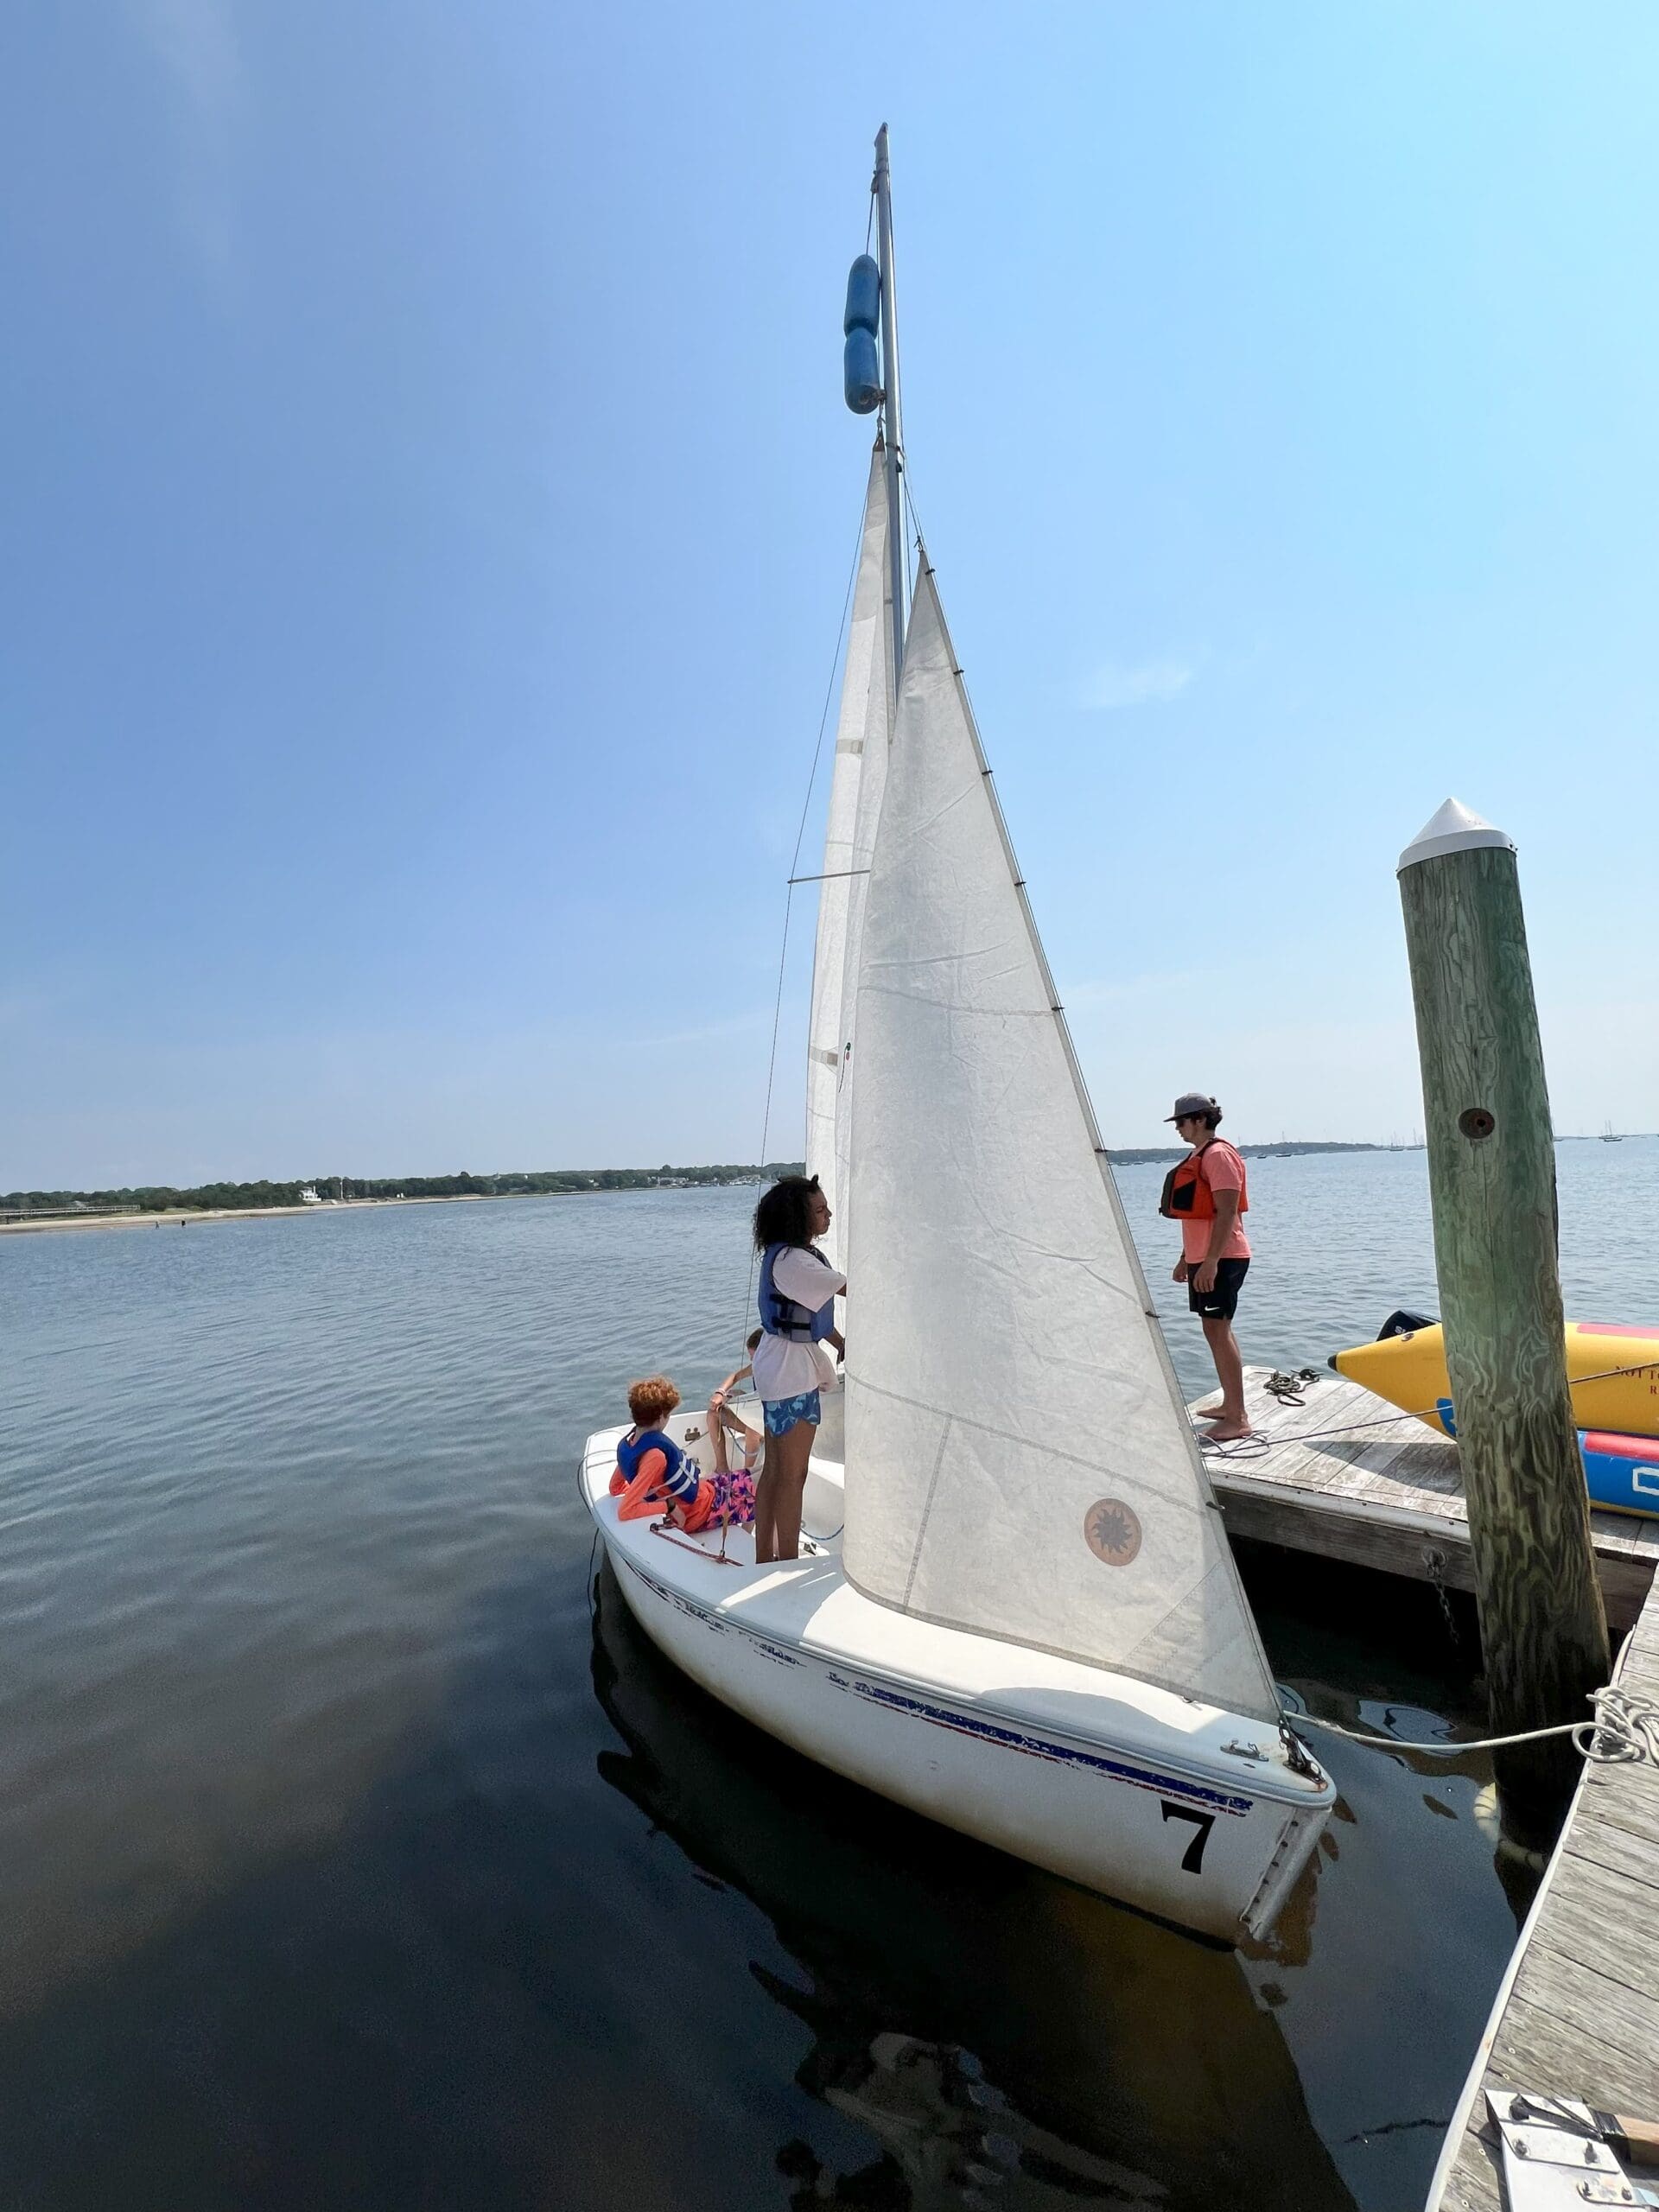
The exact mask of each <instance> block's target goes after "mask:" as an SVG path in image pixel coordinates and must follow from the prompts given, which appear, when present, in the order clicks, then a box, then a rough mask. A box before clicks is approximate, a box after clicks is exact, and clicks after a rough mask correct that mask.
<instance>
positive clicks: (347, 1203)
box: [0, 1191, 516, 1236]
mask: <svg viewBox="0 0 1659 2212" xmlns="http://www.w3.org/2000/svg"><path fill="white" fill-rule="evenodd" d="M481 1195H482V1193H480V1192H476V1191H459V1192H456V1193H455V1195H454V1197H453V1198H325V1199H324V1200H323V1201H322V1203H321V1205H315V1206H175V1207H173V1208H170V1209H169V1210H168V1211H166V1212H164V1213H138V1212H134V1213H59V1214H51V1215H45V1216H42V1217H41V1219H40V1220H38V1221H0V1236H44V1235H45V1234H46V1232H47V1230H50V1229H73V1230H81V1229H163V1228H169V1227H171V1225H172V1224H174V1223H175V1222H184V1223H188V1222H193V1221H280V1220H283V1219H285V1218H287V1217H290V1216H296V1215H302V1214H314V1213H315V1214H329V1213H354V1212H357V1211H365V1210H367V1209H369V1208H371V1207H374V1206H454V1205H473V1204H474V1203H475V1202H476V1201H477V1199H478V1198H480V1196H481ZM515 1195H516V1193H515Z"/></svg>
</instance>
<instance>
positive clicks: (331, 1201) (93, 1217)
mask: <svg viewBox="0 0 1659 2212" xmlns="http://www.w3.org/2000/svg"><path fill="white" fill-rule="evenodd" d="M1641 1134H1643V1133H1642V1132H1640V1131H1636V1130H1628V1131H1625V1132H1624V1135H1629V1136H1636V1135H1641ZM1555 1141H1556V1143H1557V1144H1594V1143H1597V1142H1599V1141H1601V1140H1599V1139H1598V1138H1596V1137H1595V1136H1593V1135H1562V1136H1558V1137H1557V1138H1556V1140H1555ZM1619 1141H1623V1138H1622V1137H1621V1139H1620V1140H1619ZM1238 1149H1239V1151H1240V1152H1241V1153H1243V1154H1244V1156H1245V1158H1246V1159H1247V1160H1303V1159H1307V1158H1310V1157H1313V1156H1317V1155H1319V1154H1332V1153H1337V1154H1350V1153H1402V1152H1422V1151H1423V1150H1425V1149H1426V1147H1424V1145H1423V1143H1422V1141H1421V1139H1420V1140H1419V1141H1417V1142H1416V1143H1414V1144H1354V1143H1346V1142H1344V1141H1340V1140H1338V1139H1331V1140H1329V1141H1325V1142H1323V1143H1321V1142H1318V1141H1310V1142H1307V1143H1302V1142H1299V1141H1296V1140H1295V1139H1294V1138H1283V1137H1281V1139H1280V1140H1279V1141H1277V1142H1276V1143H1273V1144H1241V1145H1240V1146H1239V1147H1238ZM1185 1151H1186V1147H1185V1146H1184V1145H1143V1146H1135V1145H1124V1146H1121V1147H1120V1146H1111V1147H1108V1150H1107V1155H1106V1156H1107V1158H1108V1160H1110V1162H1111V1164H1112V1165H1113V1166H1115V1167H1145V1166H1154V1165H1155V1164H1156V1163H1157V1162H1159V1161H1160V1160H1179V1159H1182V1158H1183V1157H1184V1156H1185ZM565 1172H567V1171H560V1173H561V1174H563V1173H565ZM601 1172H602V1173H607V1174H611V1173H626V1174H627V1175H629V1176H630V1177H632V1176H636V1175H637V1176H638V1177H639V1180H638V1181H632V1180H630V1181H628V1182H626V1183H623V1182H617V1183H608V1182H600V1181H598V1180H597V1179H595V1180H593V1181H583V1182H575V1181H573V1182H572V1183H569V1184H565V1185H563V1187H561V1188H556V1189H552V1190H540V1191H536V1190H523V1189H518V1190H505V1191H488V1190H476V1191H435V1192H424V1191H420V1192H415V1193H413V1194H412V1195H409V1196H392V1195H387V1196H385V1197H382V1196H378V1195H377V1196H374V1197H365V1198H325V1199H323V1200H322V1201H321V1203H320V1204H319V1205H253V1206H168V1207H164V1208H158V1209H156V1211H145V1210H142V1209H135V1210H134V1211H130V1212H127V1213H114V1212H108V1213H85V1214H76V1213H69V1212H60V1213H52V1214H42V1215H41V1216H40V1217H37V1218H35V1219H22V1220H12V1221H0V1236H43V1235H44V1234H45V1233H46V1232H47V1231H48V1230H54V1229H70V1230H84V1229H163V1228H171V1227H173V1226H175V1224H184V1225H188V1224H189V1223H191V1222H208V1221H278V1220H286V1219H289V1218H293V1217H300V1216H303V1215H306V1214H330V1213H345V1212H347V1211H364V1210H365V1209H367V1208H371V1207H374V1206H448V1205H476V1204H478V1203H480V1201H488V1200H490V1199H492V1198H594V1197H597V1196H600V1195H602V1194H607V1193H609V1194H613V1193H614V1192H617V1191H641V1190H692V1191H717V1190H733V1189H739V1188H742V1187H744V1186H745V1185H749V1184H752V1183H753V1182H754V1181H755V1180H757V1179H762V1178H763V1176H772V1175H774V1174H787V1173H800V1172H801V1171H800V1166H799V1163H798V1162H793V1163H788V1162H784V1163H779V1164H777V1165H775V1166H767V1167H766V1169H765V1170H764V1171H762V1170H759V1169H746V1170H740V1171H737V1172H735V1173H734V1172H733V1171H731V1170H729V1169H728V1170H723V1171H716V1172H715V1173H709V1174H708V1175H707V1177H706V1178H705V1177H704V1176H703V1175H702V1174H700V1173H698V1171H697V1170H696V1168H689V1169H681V1170H679V1171H678V1172H677V1173H675V1172H672V1171H669V1172H665V1173H663V1174H661V1175H660V1176H652V1174H651V1173H649V1171H646V1170H642V1169H634V1168H630V1169H626V1170H620V1171H619V1170H613V1169H612V1170H604V1171H601ZM410 1180H411V1181H412V1180H415V1178H412V1177H411V1178H410Z"/></svg>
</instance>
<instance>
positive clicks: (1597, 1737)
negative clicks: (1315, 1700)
mask: <svg viewBox="0 0 1659 2212" xmlns="http://www.w3.org/2000/svg"><path fill="white" fill-rule="evenodd" d="M1590 1702H1591V1704H1592V1706H1593V1707H1594V1708H1595V1712H1594V1714H1593V1716H1592V1719H1588V1720H1564V1721H1561V1722H1560V1723H1558V1724H1557V1725H1556V1726H1554V1727H1553V1728H1525V1729H1522V1731H1521V1732H1520V1733H1519V1734H1517V1735H1514V1736H1474V1737H1469V1738H1465V1739H1464V1740H1462V1741H1460V1742H1458V1743H1452V1744H1448V1743H1437V1744H1414V1743H1411V1742H1409V1741H1408V1739H1407V1738H1405V1737H1403V1736H1370V1735H1367V1734H1365V1733H1364V1732H1363V1731H1362V1730H1360V1729H1357V1728H1344V1726H1342V1724H1341V1722H1340V1721H1338V1720H1322V1719H1320V1718H1319V1715H1318V1714H1317V1713H1306V1712H1302V1711H1300V1709H1298V1708H1296V1707H1292V1706H1290V1705H1288V1704H1287V1706H1286V1707H1285V1725H1286V1726H1287V1727H1288V1726H1290V1723H1291V1720H1292V1719H1293V1718H1294V1720H1295V1723H1296V1725H1297V1726H1303V1727H1308V1728H1322V1729H1324V1730H1325V1732H1326V1733H1327V1734H1329V1735H1332V1736H1345V1737H1346V1738H1348V1741H1349V1742H1350V1743H1351V1744H1375V1745H1379V1746H1380V1747H1381V1748H1382V1749H1383V1750H1385V1751H1428V1752H1431V1753H1433V1754H1434V1755H1435V1756H1437V1757H1439V1758H1460V1757H1461V1756H1462V1754H1463V1753H1464V1752H1465V1751H1503V1749H1504V1748H1505V1747H1506V1746H1507V1745H1511V1744H1536V1743H1541V1741H1542V1740H1543V1739H1544V1738H1546V1737H1548V1736H1570V1737H1571V1738H1573V1749H1574V1750H1575V1751H1578V1752H1579V1753H1580V1756H1581V1757H1582V1758H1586V1759H1588V1760H1589V1761H1590V1762H1591V1764H1592V1765H1596V1766H1630V1765H1637V1764H1647V1765H1649V1766H1659V1705H1656V1704H1655V1702H1654V1701H1653V1700H1652V1699H1651V1698H1645V1697H1641V1696H1639V1695H1637V1693H1636V1692H1635V1691H1633V1690H1622V1689H1618V1688H1611V1687H1610V1688H1606V1689H1600V1690H1592V1691H1591V1693H1590Z"/></svg>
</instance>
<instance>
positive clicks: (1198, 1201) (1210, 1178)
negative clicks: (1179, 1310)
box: [1158, 1090, 1250, 1444]
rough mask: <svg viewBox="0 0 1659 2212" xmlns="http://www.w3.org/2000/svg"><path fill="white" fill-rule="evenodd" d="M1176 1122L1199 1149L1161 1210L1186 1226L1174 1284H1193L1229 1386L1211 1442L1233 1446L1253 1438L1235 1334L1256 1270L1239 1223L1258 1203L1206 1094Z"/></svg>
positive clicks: (1175, 1176)
mask: <svg viewBox="0 0 1659 2212" xmlns="http://www.w3.org/2000/svg"><path fill="white" fill-rule="evenodd" d="M1169 1118H1170V1120H1171V1121H1172V1122H1173V1123H1174V1124H1175V1134H1176V1135H1177V1136H1179V1138H1180V1140H1181V1141H1182V1142H1183V1143H1184V1144H1190V1145H1191V1146H1192V1151H1191V1152H1189V1153H1188V1154H1187V1156H1186V1158H1185V1160H1181V1161H1180V1162H1179V1165H1178V1166H1174V1167H1173V1168H1172V1169H1171V1170H1170V1172H1169V1174H1168V1176H1167V1177H1166V1179H1165V1183H1164V1195H1163V1198H1162V1201H1161V1203H1160V1205H1159V1209H1158V1211H1160V1213H1161V1214H1162V1215H1163V1216H1164V1217H1165V1218H1166V1220H1169V1221H1179V1223H1180V1224H1181V1256H1180V1258H1179V1260H1178V1261H1177V1262H1175V1274H1174V1280H1175V1281H1177V1282H1184V1283H1185V1285H1186V1302H1187V1304H1188V1306H1191V1308H1192V1311H1193V1313H1196V1314H1197V1315H1198V1319H1199V1320H1200V1321H1201V1322H1202V1323H1203V1324H1204V1335H1205V1343H1206V1344H1208V1345H1209V1347H1210V1357H1211V1359H1213V1360H1214V1361H1215V1363H1216V1380H1217V1382H1218V1383H1220V1384H1221V1405H1220V1408H1219V1409H1218V1410H1217V1414H1216V1418H1215V1423H1214V1426H1213V1427H1210V1428H1208V1429H1206V1430H1205V1437H1206V1438H1207V1439H1209V1440H1212V1441H1213V1442H1215V1443H1217V1444H1230V1443H1232V1442H1233V1441H1234V1440H1236V1438H1238V1437H1241V1436H1248V1435H1249V1433H1250V1424H1249V1421H1248V1420H1247V1419H1246V1418H1245V1414H1244V1362H1243V1359H1242V1358H1241V1357H1240V1355H1239V1350H1238V1344H1237V1340H1236V1338H1235V1337H1234V1335H1233V1316H1234V1314H1235V1313H1236V1312H1237V1311H1238V1294H1239V1291H1240V1288H1241V1287H1243V1281H1244V1277H1245V1275H1246V1274H1248V1273H1249V1265H1250V1245H1249V1238H1248V1237H1247V1236H1245V1234H1244V1228H1243V1223H1242V1222H1241V1220H1240V1219H1239V1217H1240V1215H1241V1214H1243V1213H1245V1212H1247V1211H1249V1203H1250V1201H1249V1192H1248V1190H1247V1189H1246V1185H1245V1174H1244V1162H1243V1160H1242V1159H1241V1158H1240V1157H1239V1155H1238V1154H1237V1153H1236V1152H1235V1151H1234V1149H1233V1147H1232V1146H1231V1145H1230V1144H1229V1143H1228V1141H1227V1140H1226V1138H1225V1137H1218V1136H1217V1135H1216V1125H1217V1122H1219V1121H1220V1119H1221V1109H1220V1107H1219V1106H1217V1103H1216V1102H1215V1100H1214V1099H1213V1098H1206V1097H1205V1095H1204V1093H1203V1092H1202V1091H1198V1090H1187V1091H1183V1092H1182V1094H1181V1096H1179V1098H1178V1099H1177V1100H1176V1101H1175V1111H1174V1112H1173V1114H1172V1115H1171V1116H1170V1117H1169Z"/></svg>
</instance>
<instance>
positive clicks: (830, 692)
mask: <svg viewBox="0 0 1659 2212" xmlns="http://www.w3.org/2000/svg"><path fill="white" fill-rule="evenodd" d="M863 554H864V509H863V506H862V505H860V507H859V511H858V536H857V537H855V540H854V541H853V565H852V567H851V569H849V571H848V575H847V590H846V594H845V596H844V597H843V599H842V602H841V622H840V626H838V628H837V629H836V650H835V652H834V653H833V654H832V655H831V657H830V661H829V682H828V683H826V684H825V685H824V687H823V709H822V710H821V711H820V713H819V715H818V735H817V743H816V744H815V745H814V746H813V747H812V766H811V768H810V771H809V772H808V775H807V779H806V796H805V798H803V799H802V801H801V818H800V821H799V822H798V823H797V825H796V829H795V849H794V851H793V852H792V853H791V855H790V861H789V887H788V889H787V890H786V891H785V894H784V931H783V939H782V942H781V943H780V944H779V947H778V990H777V995H776V996H775V997H774V998H773V1000H772V1050H771V1052H770V1053H769V1054H768V1056H767V1058H766V1110H765V1112H764V1113H763V1114H762V1116H761V1119H760V1161H759V1163H758V1164H759V1166H760V1167H761V1168H762V1169H764V1168H765V1166H766V1147H767V1146H768V1145H769V1144H770V1143H771V1141H772V1085H773V1083H774V1081H775V1079H776V1077H777V1073H778V1032H779V1027H780V1025H781V1023H782V1021H783V1016H784V978H785V973H786V971H787V969H788V965H789V922H790V914H791V910H792V908H793V906H794V903H795V877H796V871H797V869H798V868H799V867H800V864H801V846H802V843H803V842H804V838H805V836H806V817H807V816H808V815H809V814H810V811H811V810H812V791H813V786H814V785H816V784H817V780H818V762H819V761H820V760H822V759H823V733H824V731H825V730H826V729H827V728H829V702H830V701H831V699H833V698H834V697H835V696H836V670H837V669H838V668H839V667H840V666H841V649H842V643H843V641H844V640H845V638H846V635H847V617H848V614H849V613H850V611H851V608H852V604H853V589H854V587H855V584H856V583H857V582H858V565H859V563H860V561H861V559H862V557H863ZM755 1258H756V1255H755V1253H754V1252H753V1249H751V1251H750V1253H749V1281H748V1288H747V1290H746V1292H745V1293H744V1296H743V1312H742V1313H741V1316H740V1317H739V1322H738V1325H739V1327H740V1328H741V1326H742V1324H743V1322H744V1321H746V1320H747V1319H748V1316H749V1311H750V1308H751V1307H752V1306H753V1304H754V1268H755Z"/></svg>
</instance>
